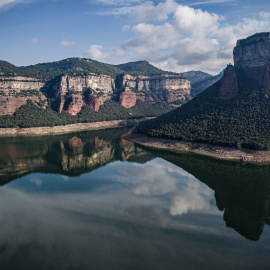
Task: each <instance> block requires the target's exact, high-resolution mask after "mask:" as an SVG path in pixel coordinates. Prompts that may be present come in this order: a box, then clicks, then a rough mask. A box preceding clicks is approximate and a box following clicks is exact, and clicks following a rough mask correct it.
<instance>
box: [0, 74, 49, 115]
mask: <svg viewBox="0 0 270 270" xmlns="http://www.w3.org/2000/svg"><path fill="white" fill-rule="evenodd" d="M43 87H44V83H43V82H41V81H39V80H37V79H34V78H29V77H22V76H9V77H5V76H0V115H7V114H9V115H12V114H13V113H14V112H15V111H16V110H17V109H19V108H20V107H21V106H23V105H25V104H26V103H27V100H31V101H32V102H33V103H34V104H36V105H38V106H41V107H46V105H47V98H46V97H45V95H44V94H43V93H42V92H41V89H42V88H43Z"/></svg>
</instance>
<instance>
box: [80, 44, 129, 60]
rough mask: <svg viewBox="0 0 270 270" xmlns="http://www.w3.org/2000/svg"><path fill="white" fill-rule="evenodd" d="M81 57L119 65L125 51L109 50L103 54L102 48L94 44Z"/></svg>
mask: <svg viewBox="0 0 270 270" xmlns="http://www.w3.org/2000/svg"><path fill="white" fill-rule="evenodd" d="M83 55H84V56H85V57H89V58H91V59H94V60H97V61H103V62H106V63H111V64H117V63H121V60H120V59H122V58H123V57H124V56H125V51H124V50H123V49H122V48H120V49H114V48H111V49H109V50H108V51H107V52H103V46H101V45H97V44H95V45H91V46H90V47H89V49H88V50H87V51H86V52H85V53H84V54H83ZM119 60H120V62H119Z"/></svg>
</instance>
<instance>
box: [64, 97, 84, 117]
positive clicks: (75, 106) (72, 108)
mask: <svg viewBox="0 0 270 270" xmlns="http://www.w3.org/2000/svg"><path fill="white" fill-rule="evenodd" d="M83 106H84V101H83V99H82V96H81V95H73V96H72V100H71V102H70V103H69V105H68V109H67V111H68V113H69V114H71V115H77V114H78V113H79V112H80V111H81V109H82V107H83Z"/></svg>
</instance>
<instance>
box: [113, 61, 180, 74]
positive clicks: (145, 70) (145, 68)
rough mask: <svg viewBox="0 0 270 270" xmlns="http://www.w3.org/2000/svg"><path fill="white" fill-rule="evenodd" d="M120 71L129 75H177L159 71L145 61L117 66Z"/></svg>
mask: <svg viewBox="0 0 270 270" xmlns="http://www.w3.org/2000/svg"><path fill="white" fill-rule="evenodd" d="M116 67H118V68H119V69H121V70H124V71H125V72H126V73H128V74H131V75H145V76H151V75H162V74H172V75H173V74H175V75H176V74H177V73H173V72H169V71H164V70H161V69H159V68H157V67H154V66H153V65H151V64H150V63H149V62H147V61H137V62H130V63H126V64H121V65H117V66H116Z"/></svg>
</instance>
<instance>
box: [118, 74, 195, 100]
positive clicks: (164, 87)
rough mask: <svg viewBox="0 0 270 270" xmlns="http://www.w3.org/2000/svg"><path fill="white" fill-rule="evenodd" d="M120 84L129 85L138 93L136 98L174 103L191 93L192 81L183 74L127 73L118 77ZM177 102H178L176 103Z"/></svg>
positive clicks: (184, 98)
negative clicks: (134, 74)
mask: <svg viewBox="0 0 270 270" xmlns="http://www.w3.org/2000/svg"><path fill="white" fill-rule="evenodd" d="M118 83H120V86H122V87H125V86H128V87H129V88H130V90H131V91H133V92H135V93H136V98H137V99H139V100H141V101H143V102H145V103H148V104H154V103H156V102H157V101H165V102H167V103H169V104H173V103H175V102H176V101H179V100H181V101H185V100H186V96H187V95H190V81H189V80H187V79H184V78H183V77H182V76H181V75H169V74H164V75H154V76H131V75H129V74H125V75H123V76H121V78H119V79H118ZM176 104H177V103H176Z"/></svg>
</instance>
